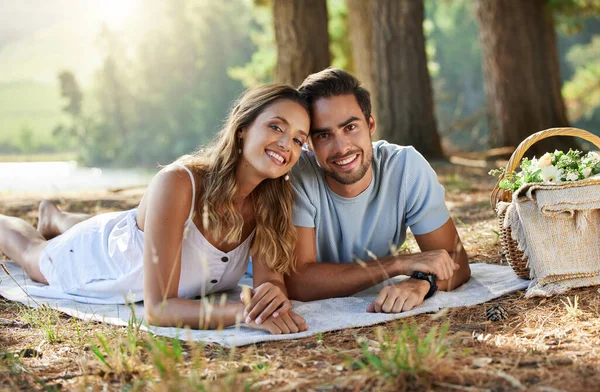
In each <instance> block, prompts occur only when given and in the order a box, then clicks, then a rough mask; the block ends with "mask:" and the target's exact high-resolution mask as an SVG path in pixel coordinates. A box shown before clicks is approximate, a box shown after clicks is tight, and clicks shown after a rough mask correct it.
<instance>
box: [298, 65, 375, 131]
mask: <svg viewBox="0 0 600 392" xmlns="http://www.w3.org/2000/svg"><path fill="white" fill-rule="evenodd" d="M298 91H300V94H302V96H303V97H304V98H305V99H306V101H307V102H308V104H309V105H310V106H311V108H312V104H313V103H315V102H316V101H317V100H318V99H320V98H330V97H335V96H338V95H350V94H353V95H354V97H355V98H356V101H357V102H358V106H360V110H361V111H362V112H363V114H364V116H365V120H366V121H367V123H368V122H369V117H371V94H369V91H367V89H365V88H364V87H362V85H361V84H360V82H359V81H358V79H356V78H355V77H354V76H352V75H351V74H349V73H348V72H346V71H342V70H341V69H339V68H334V67H329V68H325V69H324V70H322V71H320V72H317V73H314V74H312V75H309V76H308V77H307V78H306V79H304V82H302V84H301V85H300V87H298Z"/></svg>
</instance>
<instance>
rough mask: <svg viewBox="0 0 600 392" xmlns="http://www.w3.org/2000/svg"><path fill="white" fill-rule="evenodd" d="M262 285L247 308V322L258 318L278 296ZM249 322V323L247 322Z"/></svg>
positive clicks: (245, 312)
mask: <svg viewBox="0 0 600 392" xmlns="http://www.w3.org/2000/svg"><path fill="white" fill-rule="evenodd" d="M263 286H265V285H260V286H259V287H258V288H257V289H256V290H255V293H254V295H253V296H252V299H251V300H250V303H249V304H248V306H246V309H245V311H244V314H245V315H246V320H249V321H252V320H254V319H256V317H258V315H259V314H260V313H261V312H262V311H263V310H264V309H265V307H266V306H267V305H268V304H269V303H270V302H271V300H272V299H273V298H274V297H275V296H276V295H277V294H276V293H274V292H273V291H274V290H271V288H270V287H263ZM246 322H248V321H246Z"/></svg>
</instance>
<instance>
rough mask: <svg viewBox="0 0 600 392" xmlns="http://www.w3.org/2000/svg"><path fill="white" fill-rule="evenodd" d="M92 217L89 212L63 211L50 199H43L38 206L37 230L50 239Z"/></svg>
mask: <svg viewBox="0 0 600 392" xmlns="http://www.w3.org/2000/svg"><path fill="white" fill-rule="evenodd" d="M91 217H92V215H88V214H79V213H72V212H63V211H61V210H59V209H58V207H57V206H56V204H54V203H52V202H51V201H50V200H42V201H41V202H40V207H39V208H38V226H37V231H39V232H40V234H41V235H42V236H43V237H44V238H45V239H47V240H50V239H52V238H54V237H56V236H57V235H60V234H62V233H64V232H65V231H67V230H69V229H70V228H71V227H73V226H75V225H76V224H77V223H79V222H83V221H84V220H87V219H89V218H91Z"/></svg>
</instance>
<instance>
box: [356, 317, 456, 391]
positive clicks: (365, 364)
mask: <svg viewBox="0 0 600 392" xmlns="http://www.w3.org/2000/svg"><path fill="white" fill-rule="evenodd" d="M448 327H449V323H448V322H447V321H445V322H443V323H442V324H441V326H440V327H439V328H438V326H434V327H432V328H431V329H430V330H429V332H427V333H425V332H423V331H422V329H421V328H420V327H419V326H418V325H417V324H415V323H414V322H413V323H410V324H409V323H406V322H405V323H402V326H401V327H400V328H398V329H396V330H392V331H386V330H385V329H384V328H381V327H379V328H377V329H376V330H375V336H376V340H375V341H366V340H362V341H359V344H360V347H361V349H362V357H361V359H360V360H358V361H356V360H354V361H352V367H354V368H362V369H364V370H366V371H367V372H374V373H375V374H376V375H377V376H378V377H380V378H381V381H383V382H384V383H386V382H398V381H401V380H408V379H418V378H421V377H423V378H428V377H430V376H432V375H433V374H434V373H435V372H436V369H437V368H438V367H439V365H440V363H441V361H442V359H443V358H444V357H445V356H446V355H447V353H448V350H449V343H447V342H446V335H447V332H448Z"/></svg>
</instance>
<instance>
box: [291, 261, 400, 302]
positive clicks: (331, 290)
mask: <svg viewBox="0 0 600 392" xmlns="http://www.w3.org/2000/svg"><path fill="white" fill-rule="evenodd" d="M400 274H402V269H401V260H400V258H399V257H397V256H390V257H385V258H382V259H377V260H372V261H369V262H361V263H356V264H337V263H308V264H305V265H303V266H302V267H301V268H299V270H298V271H296V273H293V274H292V275H290V276H287V277H286V285H287V289H288V294H289V298H290V299H295V300H298V301H315V300H318V299H324V298H334V297H347V296H350V295H353V294H356V293H358V292H359V291H362V290H365V289H367V288H369V287H371V286H373V285H375V284H377V283H380V282H383V281H384V280H387V279H389V278H391V277H393V276H397V275H400Z"/></svg>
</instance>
